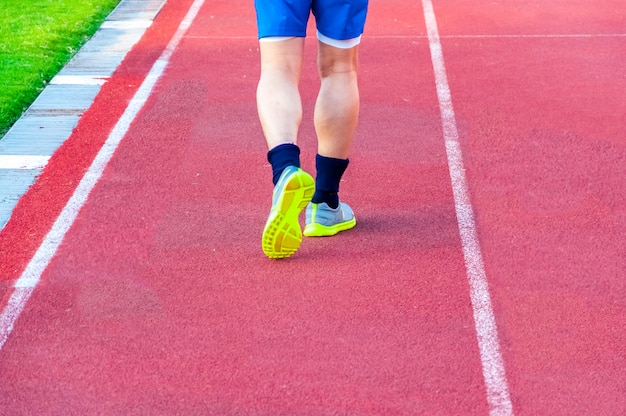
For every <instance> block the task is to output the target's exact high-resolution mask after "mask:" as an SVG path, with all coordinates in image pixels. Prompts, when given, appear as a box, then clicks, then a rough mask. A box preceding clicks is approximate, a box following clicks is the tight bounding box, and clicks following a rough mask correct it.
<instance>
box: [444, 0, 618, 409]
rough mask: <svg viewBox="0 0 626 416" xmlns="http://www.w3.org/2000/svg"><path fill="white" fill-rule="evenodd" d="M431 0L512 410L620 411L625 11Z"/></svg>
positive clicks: (600, 5)
mask: <svg viewBox="0 0 626 416" xmlns="http://www.w3.org/2000/svg"><path fill="white" fill-rule="evenodd" d="M435 6H436V7H435V8H436V11H437V13H439V14H442V15H445V16H451V17H450V18H449V19H444V20H442V24H441V28H440V30H441V33H442V43H443V48H444V53H445V55H446V62H447V67H448V76H449V80H450V85H451V89H452V94H453V98H454V102H455V109H456V112H457V117H458V120H459V126H460V131H461V140H462V143H463V150H464V154H465V156H466V161H467V173H468V177H469V179H470V189H471V192H472V196H473V202H474V204H475V207H476V217H477V223H478V230H479V236H480V240H481V243H482V244H483V248H484V257H485V266H486V269H487V274H488V276H489V278H490V283H491V289H492V294H493V299H494V304H495V309H496V316H497V318H498V324H499V328H500V330H501V336H502V343H503V355H504V360H505V363H506V364H507V373H508V376H509V381H510V384H511V392H512V399H513V404H514V409H515V410H516V413H517V414H555V415H556V414H585V415H586V414H619V413H620V409H624V408H625V407H626V402H625V401H624V395H623V393H622V392H623V391H624V389H625V388H626V378H625V377H624V376H623V375H622V374H621V373H622V372H621V370H620V369H622V368H624V364H625V362H624V357H626V355H625V354H624V348H623V340H624V337H625V335H626V332H625V330H624V326H623V325H622V324H621V322H625V321H626V307H625V306H626V302H625V295H624V294H625V293H626V287H625V286H624V279H623V276H624V273H625V272H626V257H625V256H624V253H626V246H625V243H624V238H623V236H624V235H626V222H625V221H624V219H625V218H626V216H625V211H624V207H625V206H626V200H625V199H624V195H626V182H625V180H624V178H626V170H625V168H624V166H626V163H625V162H626V150H625V144H626V142H625V141H624V135H623V128H622V125H623V122H624V115H625V114H626V102H625V101H624V98H623V94H622V92H621V91H623V90H624V87H626V79H625V78H624V74H625V73H626V65H625V64H624V62H623V59H621V56H620V55H623V54H622V53H621V52H620V51H623V50H625V47H626V36H624V33H623V28H624V24H623V23H624V20H625V19H626V14H625V13H624V9H623V7H621V8H620V7H616V6H619V5H618V4H617V3H616V2H610V1H601V2H594V3H593V4H591V3H583V2H576V1H572V2H568V6H567V7H563V5H562V4H560V3H557V2H554V3H546V2H542V3H541V4H539V3H538V2H537V3H533V2H523V4H522V2H507V3H506V4H504V3H490V4H478V3H474V2H465V1H456V2H446V3H443V2H441V3H439V2H438V3H435ZM522 9H524V10H525V11H524V14H521V15H520V14H519V13H512V12H513V10H522ZM526 14H527V15H528V16H526ZM462 16H471V17H472V19H470V20H471V22H469V21H467V22H464V21H463V19H462V18H461V17H462Z"/></svg>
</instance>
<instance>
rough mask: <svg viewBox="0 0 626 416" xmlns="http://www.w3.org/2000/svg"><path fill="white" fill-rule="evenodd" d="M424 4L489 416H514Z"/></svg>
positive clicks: (434, 34) (437, 45) (435, 37)
mask: <svg viewBox="0 0 626 416" xmlns="http://www.w3.org/2000/svg"><path fill="white" fill-rule="evenodd" d="M422 4H423V7H424V17H425V18H426V26H427V30H428V40H429V44H430V53H431V58H432V61H433V69H434V72H435V82H436V84H437V96H438V98H439V108H440V111H441V121H442V124H443V135H444V139H445V144H446V153H447V155H448V167H449V170H450V179H451V182H452V191H453V194H454V204H455V208H456V215H457V221H458V224H459V232H460V235H461V243H462V245H463V255H464V257H465V267H466V269H467V277H468V280H469V285H470V298H471V302H472V309H473V313H474V325H475V329H476V335H477V339H478V348H479V351H480V359H481V364H482V370H483V377H484V379H485V386H486V389H487V402H488V404H489V414H490V415H492V416H496V415H497V416H500V415H512V414H513V406H512V404H511V398H510V395H509V388H508V383H507V380H506V373H505V369H504V361H503V359H502V355H501V354H500V342H499V341H498V330H497V328H496V320H495V317H494V315H493V309H492V307H491V297H490V295H489V287H488V284H487V276H486V274H485V267H484V265H483V259H482V254H481V250H480V244H479V242H478V236H477V233H476V225H475V223H474V213H473V210H472V204H471V202H470V198H469V192H468V190H467V189H468V188H467V178H466V176H465V168H464V166H463V157H462V154H461V147H460V145H459V132H458V129H457V126H456V119H455V115H454V108H453V106H452V97H451V94H450V87H449V85H448V77H447V75H446V67H445V63H444V59H443V52H442V49H441V42H440V38H439V30H438V29H437V20H436V19H435V12H434V10H433V5H432V2H431V0H422Z"/></svg>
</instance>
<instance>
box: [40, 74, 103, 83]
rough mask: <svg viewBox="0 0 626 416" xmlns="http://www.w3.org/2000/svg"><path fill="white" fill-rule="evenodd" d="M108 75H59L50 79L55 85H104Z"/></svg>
mask: <svg viewBox="0 0 626 416" xmlns="http://www.w3.org/2000/svg"><path fill="white" fill-rule="evenodd" d="M108 79H109V77H108V76H93V75H57V76H55V77H54V78H52V79H51V80H50V84H53V85H104V83H105V82H107V80H108Z"/></svg>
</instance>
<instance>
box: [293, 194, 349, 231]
mask: <svg viewBox="0 0 626 416" xmlns="http://www.w3.org/2000/svg"><path fill="white" fill-rule="evenodd" d="M355 225H356V218H354V213H353V212H352V208H350V206H349V205H348V204H344V203H343V202H340V203H339V206H338V207H337V208H335V209H333V208H331V207H329V206H328V204H327V203H325V202H323V203H321V204H309V205H308V206H307V207H306V225H305V227H304V235H305V236H307V237H327V236H331V235H335V234H337V233H338V232H340V231H345V230H349V229H350V228H352V227H354V226H355Z"/></svg>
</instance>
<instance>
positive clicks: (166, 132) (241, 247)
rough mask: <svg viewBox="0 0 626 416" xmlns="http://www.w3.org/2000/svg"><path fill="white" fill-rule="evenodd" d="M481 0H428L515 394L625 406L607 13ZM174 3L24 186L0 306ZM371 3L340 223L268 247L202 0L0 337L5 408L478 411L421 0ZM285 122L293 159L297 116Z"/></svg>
mask: <svg viewBox="0 0 626 416" xmlns="http://www.w3.org/2000/svg"><path fill="white" fill-rule="evenodd" d="M478 3H480V2H470V1H461V0H458V1H451V2H440V1H437V0H436V1H435V4H434V7H435V13H436V15H437V20H438V23H439V32H440V35H441V37H442V39H441V43H442V46H443V53H444V57H445V60H446V61H445V62H446V69H447V74H448V79H449V83H450V90H451V93H452V102H453V104H454V109H455V112H456V119H457V125H458V129H459V135H460V141H461V145H462V150H463V155H464V158H465V167H466V169H467V172H466V174H467V177H468V181H469V188H470V189H469V191H470V195H471V198H472V204H473V207H474V212H475V216H476V224H477V231H478V237H479V241H480V244H481V246H482V250H483V258H484V263H485V271H486V275H487V278H488V281H489V285H490V286H489V287H490V290H491V298H492V302H493V307H494V314H495V317H496V321H497V324H498V330H499V337H500V348H501V351H502V356H503V359H504V364H505V368H506V375H507V380H508V387H509V390H510V394H511V401H512V404H513V411H514V412H515V413H516V414H519V415H522V414H527V415H538V414H550V415H557V414H558V415H573V414H580V415H618V414H623V412H624V411H625V409H626V395H625V394H624V392H625V391H626V373H625V372H624V367H625V366H626V362H625V361H626V350H625V347H624V345H626V344H625V341H626V337H625V336H626V325H625V324H626V287H625V286H626V284H625V280H624V276H625V275H626V257H625V254H624V253H626V243H625V238H624V235H626V208H625V207H626V179H625V178H626V168H625V166H626V148H625V143H626V140H625V139H624V134H623V126H624V124H625V122H626V120H625V115H626V100H625V99H624V93H623V91H626V79H625V78H624V74H625V73H626V60H624V55H623V53H624V51H625V50H626V37H625V36H624V27H626V10H625V8H624V5H623V2H618V1H610V0H602V1H595V2H582V1H565V2H558V1H541V2H527V1H522V0H517V1H510V2H506V4H502V3H501V2H499V3H496V2H487V3H486V4H478ZM190 4H191V2H190V1H189V0H172V1H170V2H168V3H167V5H166V6H165V8H164V9H163V10H162V12H161V14H160V15H159V17H158V18H157V20H156V21H155V24H154V26H153V27H152V28H151V29H150V30H149V31H148V32H147V33H146V36H145V37H144V39H143V40H142V41H141V42H140V43H139V44H138V45H137V46H136V47H135V48H134V50H133V51H132V52H131V54H130V55H129V56H128V57H127V59H126V60H125V61H124V63H123V64H122V66H121V67H120V68H119V70H118V72H117V73H116V74H115V76H114V77H113V78H112V79H111V81H109V82H108V83H107V84H106V85H105V86H104V87H103V89H102V92H101V93H100V95H99V96H98V98H97V99H96V102H95V103H94V105H93V107H92V108H91V109H90V110H89V111H88V112H87V113H86V114H85V115H84V116H83V118H82V119H81V122H80V124H79V126H78V128H77V129H76V130H75V132H74V134H73V135H72V136H71V137H70V139H68V141H67V142H66V143H65V145H64V146H63V147H62V148H61V149H59V151H58V152H57V153H56V154H55V155H54V157H53V158H52V159H51V161H50V163H49V165H48V167H47V168H46V169H45V171H44V173H43V174H42V175H41V176H40V178H39V179H38V181H37V183H36V184H35V185H34V186H33V187H32V188H31V190H30V191H29V192H28V193H27V194H26V195H25V196H24V197H23V199H22V200H21V201H20V204H19V205H18V207H17V208H16V210H15V213H14V215H13V217H12V218H11V220H10V222H9V223H8V224H7V226H6V227H5V229H4V230H3V231H2V233H1V234H0V251H1V252H2V260H1V262H0V279H2V281H1V284H2V291H3V292H2V297H1V298H0V299H2V301H3V304H2V307H3V308H4V306H5V305H6V302H7V300H8V298H9V296H10V295H11V293H12V291H13V289H12V285H13V283H14V282H15V280H16V279H17V278H19V276H20V275H21V273H22V271H23V270H24V268H25V267H26V264H27V263H28V261H29V260H30V258H31V257H32V256H33V254H34V252H35V250H36V249H37V247H38V246H39V244H40V243H41V241H42V239H43V238H44V236H45V234H46V233H47V232H48V230H49V229H50V227H51V225H52V223H53V222H54V220H55V219H56V217H57V216H58V215H59V212H60V211H61V210H62V209H63V207H64V205H65V204H66V202H67V200H68V199H69V197H70V196H71V195H72V193H73V192H74V189H75V187H76V184H77V183H78V181H79V180H80V179H81V177H82V175H83V174H84V172H85V170H86V169H87V168H88V166H89V165H90V163H91V161H92V160H93V158H94V156H95V154H96V153H97V152H98V151H99V149H100V147H101V146H102V144H103V143H104V141H105V140H106V139H107V136H108V134H109V132H110V131H111V129H112V128H113V126H114V125H115V123H116V122H117V120H118V118H119V117H120V115H121V114H122V112H123V111H124V108H125V107H126V105H127V102H128V100H129V99H130V98H131V97H132V96H133V94H134V93H135V91H136V89H137V88H138V87H139V85H140V84H141V82H142V81H143V78H144V77H145V75H146V74H147V73H148V71H149V70H150V67H151V66H152V64H153V62H154V61H155V60H156V59H157V58H158V56H159V55H160V54H161V52H162V50H163V49H164V47H165V46H166V44H167V42H168V41H169V39H170V38H171V36H172V35H173V33H174V31H175V30H176V28H177V27H178V25H179V23H180V21H181V19H182V17H183V16H184V14H185V13H186V11H187V9H188V7H189V5H190ZM370 10H371V11H370V17H369V21H368V26H367V32H366V36H365V38H364V42H363V45H362V59H361V66H362V72H361V74H362V75H361V87H362V99H363V104H362V118H361V124H360V129H359V138H358V141H357V144H356V147H355V149H354V153H353V156H352V163H351V166H350V169H349V170H348V172H347V174H346V177H345V181H344V182H343V184H342V197H343V198H344V199H345V200H346V201H348V202H350V204H351V205H352V206H353V208H354V209H355V212H356V214H357V217H358V221H359V224H358V226H357V228H355V229H354V230H352V231H349V232H345V233H343V234H341V235H338V236H336V237H333V238H328V239H306V240H305V241H304V243H303V246H302V248H301V249H300V251H298V253H297V254H296V255H294V257H293V258H291V259H289V260H287V261H271V260H268V259H266V258H265V257H264V256H263V253H262V251H261V248H260V233H261V231H262V227H263V224H264V221H265V216H266V215H267V213H268V210H269V204H270V195H271V172H270V169H269V167H268V166H266V163H265V146H264V141H263V139H262V136H261V131H260V126H259V123H258V120H257V116H256V109H255V101H254V91H255V87H256V81H257V77H258V71H259V68H258V51H257V41H256V39H255V22H254V13H253V10H252V5H251V3H250V2H244V1H237V2H232V1H230V2H226V1H207V2H206V3H205V4H204V6H203V8H202V9H201V11H200V14H199V15H198V17H197V18H196V20H195V21H194V24H193V25H192V27H191V28H190V30H189V32H187V35H186V37H185V38H184V39H183V41H182V42H181V43H180V45H179V47H178V49H177V51H176V53H175V54H174V55H173V57H172V59H171V61H170V63H169V66H168V68H167V70H166V72H165V74H164V76H163V77H162V78H161V79H160V81H159V83H158V84H157V86H156V88H155V90H154V91H153V93H152V95H151V97H150V99H149V100H148V102H147V103H146V105H145V107H144V108H143V110H142V112H141V113H140V114H139V116H138V117H137V119H136V120H135V122H134V124H133V125H132V127H131V129H130V131H129V132H128V134H127V135H126V137H125V138H124V140H123V141H122V142H121V144H120V146H119V148H118V149H117V152H116V153H115V155H114V157H113V158H112V160H111V162H110V163H109V165H108V166H107V167H106V169H105V171H104V174H103V176H102V178H101V179H100V181H99V182H98V184H97V185H96V187H95V188H94V190H93V192H92V193H91V195H90V196H89V199H88V201H87V203H86V205H85V206H84V207H83V209H82V210H81V212H80V213H79V215H78V218H77V220H76V222H75V223H74V225H73V226H72V228H71V229H70V231H69V233H68V234H67V235H66V236H65V239H64V240H63V243H62V244H61V246H60V248H59V250H58V252H57V253H56V256H55V257H54V258H53V260H52V261H51V263H50V264H49V266H48V267H47V268H46V270H45V272H44V273H43V275H42V280H41V282H40V283H39V285H38V286H37V288H36V290H35V292H34V294H33V296H32V297H31V299H30V300H29V302H28V303H27V305H26V307H25V309H24V311H23V312H22V314H21V316H20V317H19V319H18V320H17V322H16V325H15V327H14V328H13V330H12V332H11V334H10V336H9V338H8V340H7V342H6V343H5V345H4V347H3V348H2V350H0V414H3V415H4V414H6V415H14V414H168V415H169V414H202V415H206V414H215V415H239V414H241V415H278V414H289V415H331V414H355V415H394V414H399V415H400V414H402V415H405V414H450V415H459V414H463V415H465V414H486V413H488V412H489V406H488V403H487V399H486V392H485V386H484V381H483V374H482V369H481V361H480V357H479V352H478V347H477V339H476V330H475V327H474V321H473V317H472V307H471V304H470V297H469V293H468V292H469V288H468V280H467V276H466V270H465V264H464V260H463V253H462V247H461V241H460V238H459V229H458V225H457V220H456V215H455V207H454V200H453V196H452V189H451V186H450V176H449V172H448V164H447V159H446V153H445V147H444V142H443V138H442V137H443V136H442V127H441V118H440V115H439V104H438V100H437V93H436V89H435V82H434V75H433V69H432V62H431V57H430V53H429V43H428V39H427V38H426V37H425V33H426V29H425V25H424V16H423V12H422V7H421V4H420V3H419V2H408V1H406V0H393V1H386V2H382V1H378V2H377V1H373V2H372V4H371V6H370ZM620 33H621V35H620ZM476 35H480V36H476ZM530 35H532V36H530ZM548 35H559V36H548ZM571 35H577V36H571ZM580 35H584V36H580ZM607 35H610V36H607ZM314 43H315V42H314V41H310V42H309V46H310V47H311V49H309V51H308V55H307V67H306V68H307V71H308V73H307V74H306V75H305V76H304V79H303V84H302V86H303V98H304V100H305V112H306V113H307V114H309V115H310V114H311V111H312V107H313V100H314V97H315V91H316V86H317V79H316V74H315V70H314V60H315V56H314V55H315V51H314ZM620 54H621V55H620ZM300 144H301V147H302V149H303V165H304V167H305V168H307V169H308V170H311V171H312V167H313V160H314V152H315V137H314V132H313V128H312V123H311V121H310V119H305V121H304V123H303V126H302V134H301V137H300Z"/></svg>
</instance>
